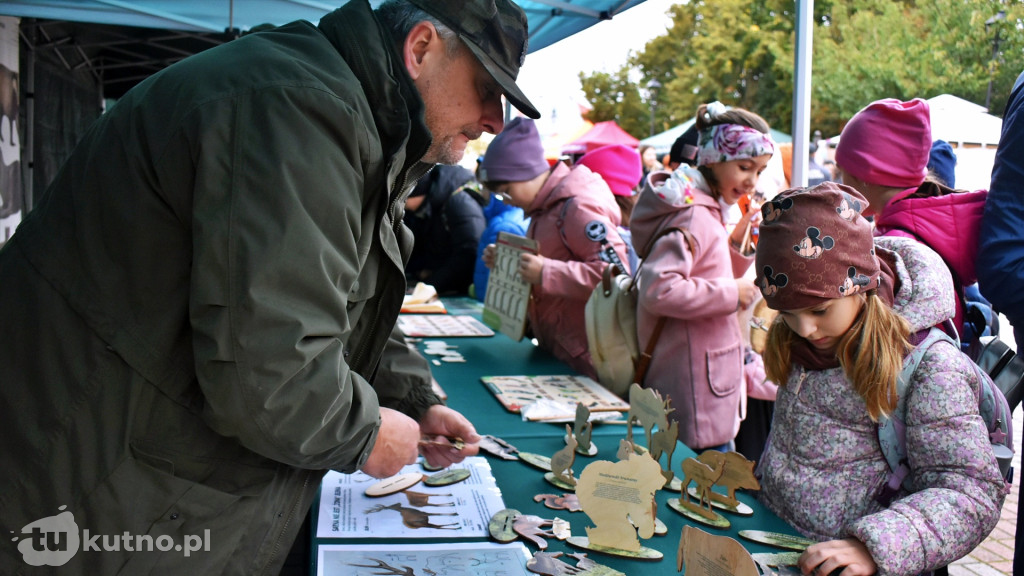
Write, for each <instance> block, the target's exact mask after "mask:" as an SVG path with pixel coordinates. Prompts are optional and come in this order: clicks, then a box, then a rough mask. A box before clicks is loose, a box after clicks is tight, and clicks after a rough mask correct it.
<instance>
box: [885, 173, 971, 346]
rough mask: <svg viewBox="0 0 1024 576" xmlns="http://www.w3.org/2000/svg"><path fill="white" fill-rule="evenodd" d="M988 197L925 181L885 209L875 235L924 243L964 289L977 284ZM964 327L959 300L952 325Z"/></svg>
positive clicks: (887, 205) (961, 306)
mask: <svg viewBox="0 0 1024 576" xmlns="http://www.w3.org/2000/svg"><path fill="white" fill-rule="evenodd" d="M987 197H988V191H987V190H976V191H974V192H968V191H966V190H953V189H951V188H947V187H945V186H941V185H939V184H936V183H934V182H929V181H925V182H924V183H923V184H921V186H920V187H918V188H911V189H909V190H906V191H904V192H901V193H900V194H898V195H896V196H895V197H894V198H893V199H892V200H890V201H889V203H888V204H886V205H885V207H884V208H883V209H882V212H881V214H879V215H878V216H876V218H875V234H876V235H879V236H903V237H907V238H914V239H916V240H917V241H919V242H923V243H924V244H925V245H926V246H928V247H929V248H931V249H932V250H935V251H936V252H938V253H939V256H941V257H942V260H943V261H944V262H945V263H946V266H947V267H949V270H950V272H951V273H952V274H953V275H954V277H955V278H956V279H958V280H959V281H960V282H961V287H963V286H969V285H971V284H974V283H975V282H977V281H978V273H977V271H976V270H975V266H974V262H975V259H976V258H977V256H978V241H979V235H980V234H981V216H982V213H983V212H984V211H985V199H986V198H987ZM963 324H964V309H963V302H962V301H961V300H960V298H957V299H956V314H955V315H954V317H953V325H954V326H956V328H957V330H959V329H960V327H961V326H963Z"/></svg>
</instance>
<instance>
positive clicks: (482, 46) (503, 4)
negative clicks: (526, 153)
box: [409, 0, 540, 119]
mask: <svg viewBox="0 0 1024 576" xmlns="http://www.w3.org/2000/svg"><path fill="white" fill-rule="evenodd" d="M409 2H410V3H412V4H415V5H416V6H418V7H419V8H421V9H422V10H423V11H424V12H426V13H427V14H430V15H431V16H433V17H435V18H437V19H438V20H440V21H441V23H442V24H444V25H445V26H447V27H449V28H451V29H452V30H453V31H454V32H455V33H456V34H458V36H459V38H460V39H461V40H462V41H463V43H465V44H466V46H468V47H469V51H470V52H472V53H473V55H474V56H476V58H477V60H479V61H480V63H481V64H483V66H484V69H486V70H487V72H489V73H490V75H491V76H492V77H493V78H494V80H495V81H497V82H498V84H500V85H501V88H502V90H503V91H504V93H505V97H506V98H508V100H509V102H511V103H512V105H513V106H515V107H516V108H517V109H519V111H520V112H522V113H523V114H526V115H527V116H529V117H530V118H533V119H537V118H540V112H538V111H537V108H536V107H534V105H533V104H531V103H530V100H529V99H528V98H527V97H526V95H525V94H523V91H522V90H520V89H519V86H517V85H516V77H518V76H519V68H520V66H522V65H523V61H524V60H525V59H526V46H527V42H528V38H529V34H528V30H527V21H526V14H525V13H524V12H523V9H522V8H520V7H519V6H517V5H516V4H515V3H514V2H512V1H511V0H409Z"/></svg>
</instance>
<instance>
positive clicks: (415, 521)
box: [366, 502, 462, 530]
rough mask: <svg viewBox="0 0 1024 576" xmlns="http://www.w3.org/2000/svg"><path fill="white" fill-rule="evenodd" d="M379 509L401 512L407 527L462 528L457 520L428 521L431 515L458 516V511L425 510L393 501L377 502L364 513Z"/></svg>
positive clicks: (371, 512)
mask: <svg viewBox="0 0 1024 576" xmlns="http://www.w3.org/2000/svg"><path fill="white" fill-rule="evenodd" d="M381 510H394V511H395V512H398V513H399V514H401V515H402V524H405V526H406V527H407V528H413V529H417V528H436V529H438V530H461V529H462V526H461V525H460V524H459V523H458V522H454V523H450V524H433V523H431V521H430V517H431V516H458V515H459V514H458V512H426V511H424V510H420V509H418V508H406V507H405V506H402V505H401V504H400V503H398V502H395V503H394V504H391V505H388V506H385V505H383V504H377V505H376V506H374V507H373V508H370V509H368V510H366V514H373V513H375V512H380V511H381Z"/></svg>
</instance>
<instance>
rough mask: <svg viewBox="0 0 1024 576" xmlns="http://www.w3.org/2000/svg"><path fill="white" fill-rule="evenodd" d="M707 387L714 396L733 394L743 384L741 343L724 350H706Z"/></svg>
mask: <svg viewBox="0 0 1024 576" xmlns="http://www.w3.org/2000/svg"><path fill="white" fill-rule="evenodd" d="M707 363H708V385H709V386H710V387H711V392H712V393H713V394H714V395H715V396H730V395H732V394H735V393H736V391H737V389H738V388H739V387H740V384H742V383H743V355H742V350H741V343H739V342H737V343H735V344H733V345H731V346H727V347H725V348H719V349H717V350H708V353H707Z"/></svg>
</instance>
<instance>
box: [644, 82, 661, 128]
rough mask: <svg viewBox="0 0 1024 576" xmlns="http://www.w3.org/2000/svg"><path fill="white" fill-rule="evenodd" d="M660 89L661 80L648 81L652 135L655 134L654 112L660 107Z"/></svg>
mask: <svg viewBox="0 0 1024 576" xmlns="http://www.w3.org/2000/svg"><path fill="white" fill-rule="evenodd" d="M659 89H661V82H658V81H657V80H651V81H650V82H648V83H647V100H648V102H649V103H650V106H651V134H650V135H651V136H654V112H655V110H656V109H657V108H658V90H659Z"/></svg>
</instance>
